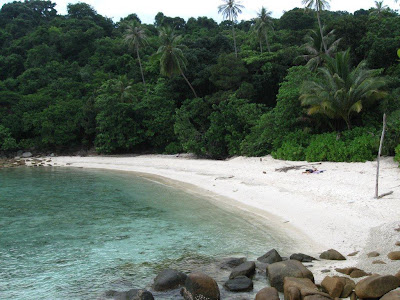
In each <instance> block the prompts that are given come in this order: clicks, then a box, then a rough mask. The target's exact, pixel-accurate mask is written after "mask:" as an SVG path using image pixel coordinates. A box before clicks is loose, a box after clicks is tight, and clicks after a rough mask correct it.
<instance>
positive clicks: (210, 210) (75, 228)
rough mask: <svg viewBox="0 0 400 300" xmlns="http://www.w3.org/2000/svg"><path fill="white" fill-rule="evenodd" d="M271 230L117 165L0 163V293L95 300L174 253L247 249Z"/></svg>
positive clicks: (146, 280)
mask: <svg viewBox="0 0 400 300" xmlns="http://www.w3.org/2000/svg"><path fill="white" fill-rule="evenodd" d="M271 240H272V238H271V236H269V235H268V233H266V232H265V230H262V228H260V227H257V226H255V225H254V223H252V222H249V221H248V220H245V219H244V218H242V217H240V216H239V215H238V214H235V213H232V212H227V211H224V210H221V209H219V208H217V207H216V206H214V205H213V204H211V203H210V202H209V201H207V199H203V198H200V197H198V196H194V195H191V194H188V193H185V192H183V191H180V190H177V189H174V188H171V187H168V186H165V185H163V184H159V183H156V182H152V181H150V180H147V179H144V178H140V177H136V176H133V175H131V174H126V173H118V172H110V171H101V170H98V171H94V170H89V171H88V170H71V169H61V168H58V169H51V168H45V169H37V168H35V169H33V168H18V169H2V170H0V299H95V298H99V297H101V295H103V294H104V292H105V291H106V290H109V289H116V290H127V289H130V288H144V287H149V286H150V285H151V283H152V281H153V278H154V277H155V276H156V274H157V272H158V271H159V270H160V269H162V268H165V267H168V266H169V265H171V264H173V263H176V262H178V261H180V262H182V261H183V262H184V261H185V260H200V261H202V260H204V261H207V260H212V259H215V258H221V257H227V256H232V255H246V256H248V257H249V256H250V257H251V256H253V257H257V255H261V254H263V253H265V251H267V250H269V249H270V247H268V246H267V245H268V244H270V243H271Z"/></svg>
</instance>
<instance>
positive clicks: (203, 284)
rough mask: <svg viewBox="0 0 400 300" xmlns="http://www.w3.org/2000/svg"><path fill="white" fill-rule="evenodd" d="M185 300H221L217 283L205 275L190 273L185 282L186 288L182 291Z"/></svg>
mask: <svg viewBox="0 0 400 300" xmlns="http://www.w3.org/2000/svg"><path fill="white" fill-rule="evenodd" d="M181 295H182V296H183V298H184V299H185V300H193V299H204V298H206V299H208V300H220V292H219V288H218V284H217V282H216V281H215V280H214V279H212V278H211V277H210V276H208V275H206V274H203V273H190V274H189V275H188V276H187V278H186V281H185V287H183V288H182V290H181Z"/></svg>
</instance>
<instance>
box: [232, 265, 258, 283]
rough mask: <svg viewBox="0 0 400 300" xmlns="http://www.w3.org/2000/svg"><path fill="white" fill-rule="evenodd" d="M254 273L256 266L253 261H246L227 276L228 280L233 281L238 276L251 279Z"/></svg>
mask: <svg viewBox="0 0 400 300" xmlns="http://www.w3.org/2000/svg"><path fill="white" fill-rule="evenodd" d="M255 272H256V264H255V262H254V261H246V262H244V263H242V264H241V265H239V266H237V267H236V268H234V269H233V270H232V272H231V274H230V275H229V279H233V278H235V277H238V276H247V277H249V278H250V277H251V276H253V275H254V273H255Z"/></svg>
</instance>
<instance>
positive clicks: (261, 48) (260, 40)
mask: <svg viewBox="0 0 400 300" xmlns="http://www.w3.org/2000/svg"><path fill="white" fill-rule="evenodd" d="M260 50H261V54H262V53H263V49H262V43H261V40H260Z"/></svg>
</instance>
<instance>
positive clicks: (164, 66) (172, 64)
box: [157, 27, 197, 98]
mask: <svg viewBox="0 0 400 300" xmlns="http://www.w3.org/2000/svg"><path fill="white" fill-rule="evenodd" d="M160 39H161V44H162V45H161V46H160V48H158V51H157V54H159V55H160V73H161V74H162V75H165V76H168V77H172V76H173V75H177V74H179V75H182V77H183V78H184V79H185V81H186V83H187V84H188V85H189V87H190V89H191V90H192V92H193V94H194V96H195V97H196V98H197V94H196V91H195V90H194V88H193V86H192V85H191V84H190V82H189V80H188V79H187V78H186V76H185V74H184V73H183V70H185V69H186V64H187V60H186V58H185V56H184V54H183V51H182V49H184V48H186V47H185V46H184V45H181V44H180V41H181V39H182V37H181V36H180V35H176V34H175V32H174V31H173V29H171V27H165V28H161V29H160Z"/></svg>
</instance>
